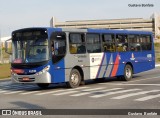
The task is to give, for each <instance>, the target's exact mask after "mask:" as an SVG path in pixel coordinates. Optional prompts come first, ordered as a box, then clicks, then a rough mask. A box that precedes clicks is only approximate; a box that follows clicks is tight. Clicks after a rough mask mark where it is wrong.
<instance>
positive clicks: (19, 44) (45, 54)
mask: <svg viewBox="0 0 160 118" xmlns="http://www.w3.org/2000/svg"><path fill="white" fill-rule="evenodd" d="M41 32H42V31H34V32H20V33H15V34H13V39H12V42H13V58H12V63H35V62H42V61H47V60H49V49H48V39H47V38H48V36H47V33H43V34H42V33H41Z"/></svg>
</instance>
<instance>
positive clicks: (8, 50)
mask: <svg viewBox="0 0 160 118" xmlns="http://www.w3.org/2000/svg"><path fill="white" fill-rule="evenodd" d="M11 40H12V39H8V40H6V41H5V52H6V53H8V54H10V55H12V42H11Z"/></svg>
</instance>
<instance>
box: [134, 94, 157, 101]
mask: <svg viewBox="0 0 160 118" xmlns="http://www.w3.org/2000/svg"><path fill="white" fill-rule="evenodd" d="M158 97H160V94H157V95H150V96H146V97H142V98H139V99H135V101H146V100H150V99H153V98H158Z"/></svg>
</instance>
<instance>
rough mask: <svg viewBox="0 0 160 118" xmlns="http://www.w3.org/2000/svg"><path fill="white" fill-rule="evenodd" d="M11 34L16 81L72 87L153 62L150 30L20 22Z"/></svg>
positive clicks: (140, 69) (141, 68)
mask: <svg viewBox="0 0 160 118" xmlns="http://www.w3.org/2000/svg"><path fill="white" fill-rule="evenodd" d="M11 40H12V59H11V79H12V82H15V83H36V84H37V85H38V86H39V87H42V88H45V87H48V86H49V84H51V83H63V82H65V83H67V85H68V86H69V87H71V88H75V87H78V86H79V85H80V84H81V83H84V81H85V80H87V79H94V80H100V79H103V78H106V77H118V78H123V79H124V80H126V81H128V80H131V79H132V76H133V74H136V73H140V72H143V71H148V70H150V69H154V68H155V53H154V43H153V36H152V32H147V31H131V30H109V29H67V28H24V29H20V30H16V31H13V32H12V38H11ZM6 44H7V41H6ZM7 49H8V48H6V52H8V50H7Z"/></svg>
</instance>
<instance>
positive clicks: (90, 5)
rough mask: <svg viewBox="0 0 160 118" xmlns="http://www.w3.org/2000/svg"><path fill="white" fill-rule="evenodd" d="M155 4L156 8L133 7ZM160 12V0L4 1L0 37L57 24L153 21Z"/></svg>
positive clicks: (1, 9)
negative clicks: (103, 20)
mask: <svg viewBox="0 0 160 118" xmlns="http://www.w3.org/2000/svg"><path fill="white" fill-rule="evenodd" d="M129 4H153V5H154V6H153V7H129ZM153 13H160V0H0V35H1V37H4V36H10V35H11V32H12V31H14V30H17V29H21V28H26V27H49V26H50V19H51V18H52V16H55V17H56V19H57V21H60V22H64V21H72V20H100V19H120V18H150V16H151V15H152V14H153Z"/></svg>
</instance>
